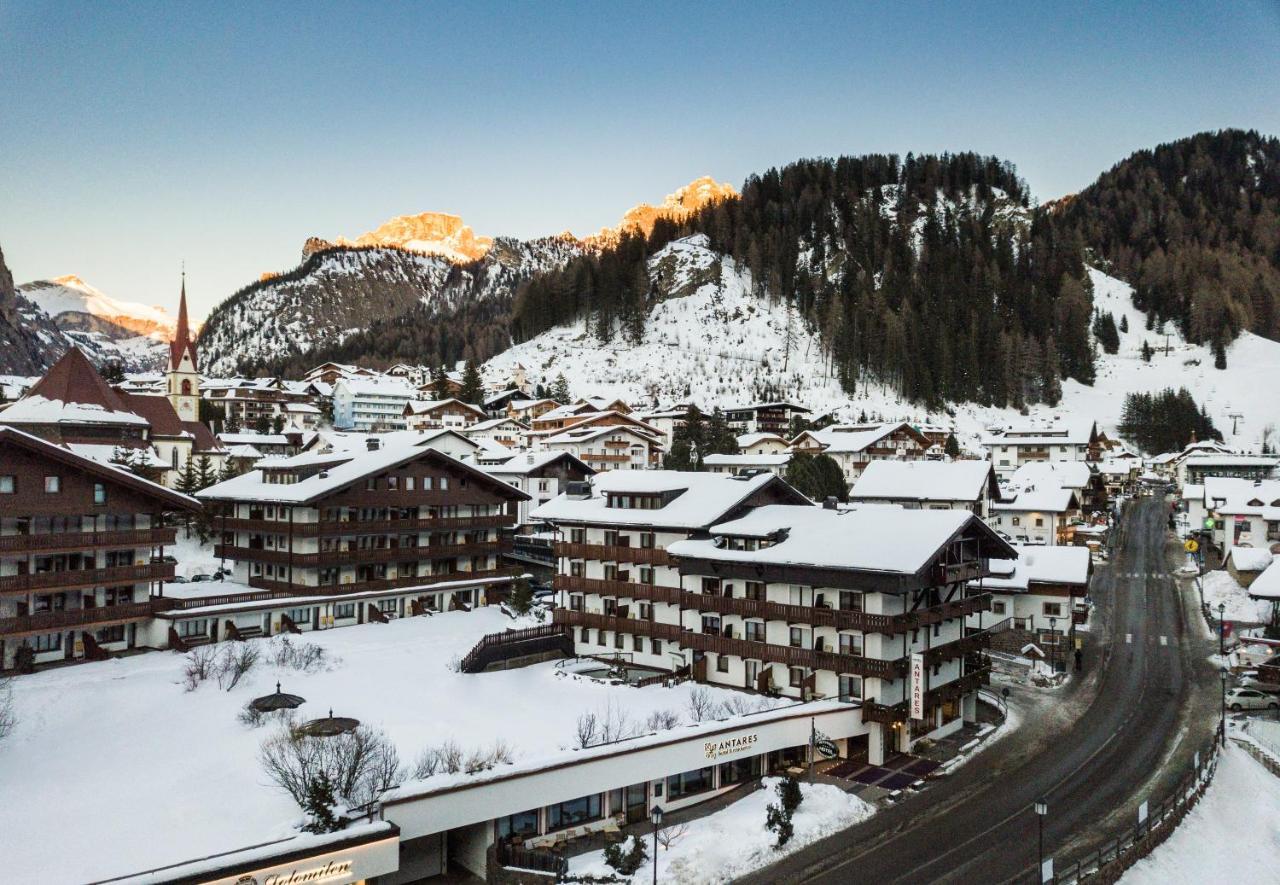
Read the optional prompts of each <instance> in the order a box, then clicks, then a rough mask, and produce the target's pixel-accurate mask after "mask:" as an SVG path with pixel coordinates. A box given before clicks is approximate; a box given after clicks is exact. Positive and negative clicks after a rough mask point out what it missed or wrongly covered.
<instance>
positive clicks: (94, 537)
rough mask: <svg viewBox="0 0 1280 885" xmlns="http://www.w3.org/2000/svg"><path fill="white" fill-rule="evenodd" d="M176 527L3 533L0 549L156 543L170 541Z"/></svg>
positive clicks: (36, 549) (70, 547)
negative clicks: (38, 533)
mask: <svg viewBox="0 0 1280 885" xmlns="http://www.w3.org/2000/svg"><path fill="white" fill-rule="evenodd" d="M176 539H177V529H167V528H155V529H126V530H124V531H116V532H63V533H61V534H56V535H43V534H40V535H5V536H4V537H0V553H10V552H17V553H28V552H31V553H34V552H41V553H43V552H46V551H51V550H85V549H89V548H93V547H157V546H160V545H162V544H172V543H173V542H174V541H175V540H176Z"/></svg>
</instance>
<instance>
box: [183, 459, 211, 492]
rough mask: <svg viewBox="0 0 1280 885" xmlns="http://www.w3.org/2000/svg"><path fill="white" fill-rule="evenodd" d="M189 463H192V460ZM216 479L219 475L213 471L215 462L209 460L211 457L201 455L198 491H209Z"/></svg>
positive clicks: (197, 481) (198, 469)
mask: <svg viewBox="0 0 1280 885" xmlns="http://www.w3.org/2000/svg"><path fill="white" fill-rule="evenodd" d="M187 463H188V464H189V463H191V462H190V460H188V462H187ZM216 477H217V473H216V472H215V471H214V469H213V462H212V461H211V460H209V456H208V455H201V456H200V461H199V463H198V464H197V469H196V491H200V489H207V488H208V487H209V486H211V485H213V482H214V480H215V479H216Z"/></svg>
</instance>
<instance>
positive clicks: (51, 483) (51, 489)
mask: <svg viewBox="0 0 1280 885" xmlns="http://www.w3.org/2000/svg"><path fill="white" fill-rule="evenodd" d="M44 491H45V494H47V495H56V494H57V493H58V492H60V491H62V479H61V477H57V476H46V477H45V478H44Z"/></svg>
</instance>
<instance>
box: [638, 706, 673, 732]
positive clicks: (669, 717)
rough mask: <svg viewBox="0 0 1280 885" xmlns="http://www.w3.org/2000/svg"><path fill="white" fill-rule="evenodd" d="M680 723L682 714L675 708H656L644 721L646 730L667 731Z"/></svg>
mask: <svg viewBox="0 0 1280 885" xmlns="http://www.w3.org/2000/svg"><path fill="white" fill-rule="evenodd" d="M679 724H680V714H679V713H677V712H676V711H675V710H654V711H653V712H652V713H650V714H649V718H648V719H646V720H645V721H644V730H645V731H666V730H667V729H671V728H675V727H676V726H677V725H679Z"/></svg>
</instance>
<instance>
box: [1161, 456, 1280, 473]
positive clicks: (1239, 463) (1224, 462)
mask: <svg viewBox="0 0 1280 885" xmlns="http://www.w3.org/2000/svg"><path fill="white" fill-rule="evenodd" d="M1183 464H1184V465H1185V466H1186V467H1187V469H1188V470H1189V469H1191V468H1193V467H1195V468H1201V469H1206V468H1212V467H1272V468H1274V467H1275V466H1276V465H1277V464H1280V458H1275V457H1272V456H1269V455H1192V456H1191V457H1190V458H1188V459H1186V461H1184V462H1183Z"/></svg>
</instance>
